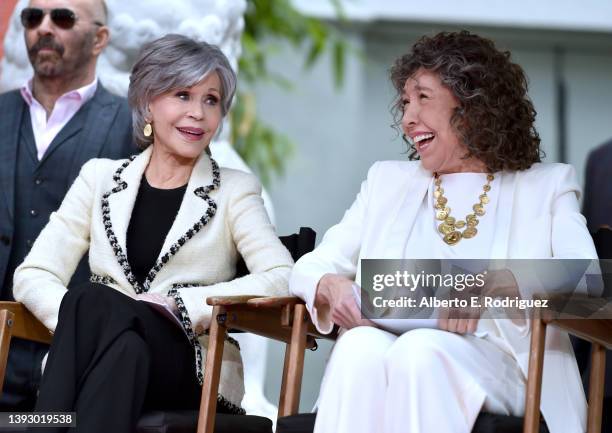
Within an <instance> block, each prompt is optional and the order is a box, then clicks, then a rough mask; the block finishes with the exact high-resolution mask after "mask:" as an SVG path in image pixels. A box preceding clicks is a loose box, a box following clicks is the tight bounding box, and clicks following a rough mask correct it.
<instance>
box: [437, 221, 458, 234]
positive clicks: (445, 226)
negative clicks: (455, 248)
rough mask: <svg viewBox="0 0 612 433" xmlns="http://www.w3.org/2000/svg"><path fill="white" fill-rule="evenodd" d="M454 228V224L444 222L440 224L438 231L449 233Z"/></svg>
mask: <svg viewBox="0 0 612 433" xmlns="http://www.w3.org/2000/svg"><path fill="white" fill-rule="evenodd" d="M454 230H455V228H454V227H453V226H452V225H449V224H446V223H442V224H440V225H439V226H438V231H439V232H440V233H442V234H443V235H447V234H449V233H450V232H452V231H454Z"/></svg>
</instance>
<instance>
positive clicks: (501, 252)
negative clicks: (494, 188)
mask: <svg viewBox="0 0 612 433" xmlns="http://www.w3.org/2000/svg"><path fill="white" fill-rule="evenodd" d="M516 177H517V175H516V173H514V172H507V171H504V172H503V174H502V178H501V183H500V184H501V186H500V191H499V200H498V202H497V212H496V217H495V235H494V238H493V245H492V247H491V258H492V259H506V258H508V242H509V241H510V226H511V225H512V210H513V205H514V191H515V189H516V181H517V179H516Z"/></svg>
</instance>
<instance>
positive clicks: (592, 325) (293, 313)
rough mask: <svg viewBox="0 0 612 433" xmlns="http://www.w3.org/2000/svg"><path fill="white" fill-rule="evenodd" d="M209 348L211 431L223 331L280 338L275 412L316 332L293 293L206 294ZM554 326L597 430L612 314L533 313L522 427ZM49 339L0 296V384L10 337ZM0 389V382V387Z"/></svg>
mask: <svg viewBox="0 0 612 433" xmlns="http://www.w3.org/2000/svg"><path fill="white" fill-rule="evenodd" d="M207 303H208V304H209V305H211V306H213V320H212V322H211V327H210V339H209V342H210V343H209V348H208V352H207V356H206V363H205V370H204V384H203V387H202V400H201V403H200V412H199V417H198V427H197V433H213V432H214V424H215V414H216V406H217V391H218V388H219V378H220V374H221V360H222V356H223V347H224V340H225V335H226V333H227V332H228V330H229V329H237V330H242V331H246V332H251V333H254V334H257V335H261V336H264V337H268V338H272V339H274V340H277V341H282V342H284V343H285V344H286V351H285V361H284V368H283V377H282V384H281V393H280V399H279V410H278V416H279V417H283V416H289V415H294V414H296V413H297V411H298V408H299V401H300V391H301V385H302V375H303V371H304V353H305V350H306V349H313V348H316V346H317V343H316V339H317V338H328V339H335V337H336V336H335V335H334V334H331V335H321V334H320V333H318V332H317V330H316V329H315V327H314V325H313V324H312V322H311V321H310V319H309V315H308V312H307V311H306V306H305V305H304V303H303V301H302V300H300V299H298V298H296V297H256V296H232V297H212V298H208V299H207ZM549 325H553V326H557V327H559V328H561V329H563V330H565V331H567V332H569V333H570V334H573V335H576V336H577V337H579V338H583V339H585V340H587V341H590V342H591V343H592V351H591V375H590V382H589V383H590V385H589V396H588V401H589V409H588V421H587V433H601V422H602V409H603V393H604V377H605V357H606V352H605V351H606V349H612V319H578V318H575V319H572V318H569V319H565V318H564V319H556V318H552V317H547V316H546V315H542V316H541V317H538V318H535V319H533V323H532V334H531V348H530V354H529V374H528V378H527V388H526V399H525V418H524V424H523V433H537V432H538V431H539V426H540V395H541V388H542V370H543V362H544V340H545V337H546V328H547V326H549ZM13 336H15V337H19V338H24V339H27V340H34V341H39V342H42V343H50V342H51V340H52V335H51V334H50V333H49V331H48V330H47V328H46V327H45V326H44V325H43V324H42V323H40V322H39V321H38V320H37V319H36V318H35V317H34V316H33V315H32V314H31V313H30V312H29V311H28V310H27V309H26V308H25V307H24V306H23V305H22V304H20V303H17V302H0V387H1V386H2V385H3V383H4V375H5V372H6V364H7V360H8V352H9V345H10V340H11V338H12V337H13ZM0 389H1V388H0Z"/></svg>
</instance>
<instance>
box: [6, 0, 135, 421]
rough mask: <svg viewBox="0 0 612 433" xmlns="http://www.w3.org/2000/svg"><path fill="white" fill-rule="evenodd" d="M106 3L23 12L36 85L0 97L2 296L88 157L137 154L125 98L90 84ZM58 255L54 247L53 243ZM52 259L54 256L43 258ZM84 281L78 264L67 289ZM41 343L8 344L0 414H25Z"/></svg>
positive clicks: (41, 4) (47, 2)
mask: <svg viewBox="0 0 612 433" xmlns="http://www.w3.org/2000/svg"><path fill="white" fill-rule="evenodd" d="M107 19H108V16H107V9H106V5H105V4H104V1H103V0H31V1H30V2H29V4H28V6H27V7H26V8H25V9H24V10H23V11H22V12H21V22H22V24H23V27H24V36H25V44H26V49H27V51H28V57H29V60H30V63H31V65H32V67H33V69H34V75H33V77H32V78H31V79H30V80H29V81H28V82H27V83H25V84H24V85H23V86H22V87H21V88H20V89H18V90H14V91H10V92H7V93H4V94H1V95H0V113H2V115H1V116H0V196H1V197H2V199H1V200H0V284H2V285H1V286H0V289H1V291H0V297H1V299H2V300H12V299H13V297H12V290H11V289H12V279H13V273H14V271H15V269H16V268H17V266H19V264H20V263H21V262H22V261H23V259H24V257H25V256H26V255H27V254H28V252H29V250H30V248H31V246H32V243H33V242H34V241H35V240H36V237H37V236H38V234H39V233H40V231H41V230H42V228H43V227H44V226H45V224H46V223H47V221H48V220H49V216H50V214H51V212H53V211H54V210H56V209H57V208H58V207H59V205H60V204H61V202H62V199H63V198H64V195H65V194H66V192H67V191H68V188H69V187H70V186H71V184H72V182H73V181H74V179H75V178H76V176H77V175H78V173H79V171H80V168H81V166H82V165H83V164H84V163H85V162H86V161H88V160H89V159H91V158H101V157H102V158H112V159H119V158H125V157H127V156H129V155H130V154H133V153H135V152H136V148H135V146H134V144H133V141H132V131H131V114H130V110H129V108H128V106H127V103H126V101H125V99H124V98H120V97H118V96H114V95H112V94H110V93H109V92H108V91H107V90H105V89H104V87H103V86H102V84H101V83H100V82H99V81H98V79H97V77H96V63H97V59H98V56H99V55H100V53H101V52H102V50H103V49H104V48H105V47H106V45H107V43H108V40H109V30H108V27H107V26H106V23H107ZM58 248H61V245H58ZM49 254H53V251H49ZM88 278H89V270H88V267H87V261H86V260H83V261H81V263H80V265H79V267H78V268H77V271H76V273H75V274H74V277H73V279H72V281H71V285H74V284H78V283H79V282H82V281H85V280H87V279H88ZM47 349H48V348H47V347H46V346H45V345H41V344H38V343H33V342H27V341H24V340H20V339H14V341H13V342H12V343H11V351H10V355H9V362H8V366H7V373H6V377H5V382H4V389H3V392H2V397H1V399H0V410H7V409H11V410H30V409H31V408H32V407H33V406H34V403H35V399H36V390H37V388H38V384H39V382H40V367H41V361H42V358H43V356H44V354H45V353H46V351H47Z"/></svg>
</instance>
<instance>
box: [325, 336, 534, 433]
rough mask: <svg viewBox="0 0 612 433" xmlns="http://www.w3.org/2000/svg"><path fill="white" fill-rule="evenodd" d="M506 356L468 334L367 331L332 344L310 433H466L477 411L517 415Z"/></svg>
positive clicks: (517, 385)
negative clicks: (397, 333) (394, 333)
mask: <svg viewBox="0 0 612 433" xmlns="http://www.w3.org/2000/svg"><path fill="white" fill-rule="evenodd" d="M524 404H525V379H524V376H523V374H522V372H521V371H520V369H519V366H518V364H517V363H516V361H515V360H514V358H513V357H512V356H511V355H509V354H508V353H506V352H505V351H504V350H502V349H501V348H500V347H498V346H497V345H495V344H494V343H492V342H491V341H489V340H487V339H486V338H479V337H475V336H473V335H468V336H462V335H458V334H453V333H450V332H445V331H440V330H436V329H416V330H413V331H410V332H407V333H405V334H403V335H401V336H399V337H398V336H395V335H393V334H391V333H389V332H386V331H383V330H380V329H377V328H371V327H358V328H354V329H351V330H349V331H347V332H346V333H345V334H344V335H342V336H341V337H340V338H339V339H338V341H337V342H336V344H335V346H334V348H333V350H332V353H331V357H330V360H329V362H328V365H327V368H326V370H325V375H324V377H323V382H322V383H321V393H320V396H319V401H318V412H317V418H316V424H315V429H314V432H315V433H361V432H363V433H469V432H470V431H471V429H472V427H473V425H474V422H475V420H476V417H477V416H478V414H479V413H480V412H481V410H484V411H487V412H492V413H499V414H506V415H515V416H522V414H523V412H524Z"/></svg>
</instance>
